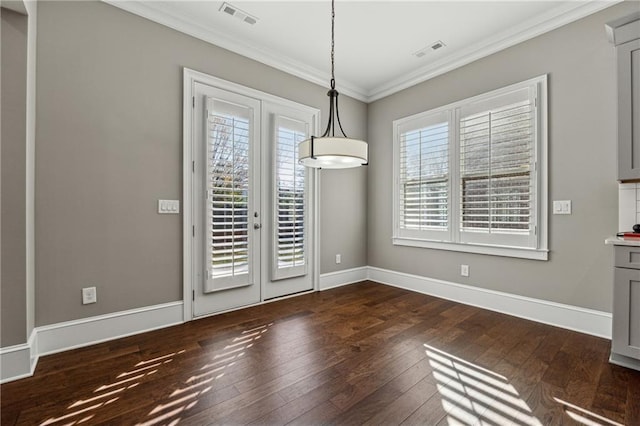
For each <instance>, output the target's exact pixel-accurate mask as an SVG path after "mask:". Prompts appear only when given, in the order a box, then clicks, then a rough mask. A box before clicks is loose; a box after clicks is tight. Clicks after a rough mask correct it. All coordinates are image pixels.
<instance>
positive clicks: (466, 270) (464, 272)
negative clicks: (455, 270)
mask: <svg viewBox="0 0 640 426" xmlns="http://www.w3.org/2000/svg"><path fill="white" fill-rule="evenodd" d="M460 275H462V276H463V277H468V276H469V265H460Z"/></svg>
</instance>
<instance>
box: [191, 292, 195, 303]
mask: <svg viewBox="0 0 640 426" xmlns="http://www.w3.org/2000/svg"><path fill="white" fill-rule="evenodd" d="M191 300H193V301H194V302H195V300H196V291H195V290H191Z"/></svg>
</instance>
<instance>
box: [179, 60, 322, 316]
mask: <svg viewBox="0 0 640 426" xmlns="http://www.w3.org/2000/svg"><path fill="white" fill-rule="evenodd" d="M188 77H189V78H190V81H187V80H188ZM196 77H198V78H196ZM203 80H204V81H203ZM207 80H210V81H207ZM216 83H217V84H216ZM224 83H226V82H222V81H221V80H217V79H214V78H212V77H207V76H204V75H201V74H199V73H195V72H189V71H187V70H185V126H187V125H189V126H190V127H189V129H188V130H190V131H189V132H185V144H187V143H189V144H190V145H189V147H188V148H190V149H185V164H186V165H188V162H187V161H188V160H189V159H191V161H190V163H191V174H190V175H189V174H188V173H185V177H186V178H187V179H186V181H189V182H190V183H189V184H186V185H185V190H187V187H188V190H189V194H190V198H191V202H190V209H186V208H185V230H188V228H189V227H188V226H187V225H188V222H189V223H190V224H191V226H190V228H191V234H192V235H191V239H190V241H188V238H185V245H186V244H190V245H189V247H187V248H186V249H185V268H187V267H189V268H190V269H189V271H186V273H185V290H191V292H192V300H191V302H192V303H191V304H190V305H191V310H192V316H196V317H197V316H203V315H209V314H212V313H216V312H222V311H226V310H230V309H235V308H239V307H242V306H247V305H252V304H256V303H260V302H262V301H264V300H267V299H271V298H275V297H281V296H285V295H290V294H293V293H297V292H303V291H308V290H312V289H313V288H314V282H315V278H314V276H315V275H317V272H316V270H315V267H314V266H315V251H314V245H313V244H312V240H313V232H314V231H313V230H314V229H315V214H314V211H315V193H316V191H315V190H314V186H315V175H314V172H313V171H311V170H310V169H305V168H304V167H302V166H300V165H299V164H298V158H297V145H298V143H299V142H300V141H302V140H304V139H306V138H308V137H309V135H310V134H312V133H314V132H315V130H316V129H315V126H316V123H317V114H318V113H317V111H316V110H312V109H310V108H308V107H304V106H301V105H298V104H295V103H293V102H290V101H286V100H282V99H279V98H276V97H273V96H270V95H266V94H263V93H260V92H257V91H253V90H251V89H246V88H242V87H240V86H237V85H234V84H231V83H226V84H224ZM221 86H223V87H221ZM187 96H191V98H192V99H191V100H192V102H191V105H188V102H187V101H186V99H187ZM189 107H190V109H191V111H188V110H187V108H189ZM187 133H189V137H188V138H187ZM187 139H189V140H187ZM187 156H190V158H186V157H187ZM186 181H185V182H186ZM185 204H186V202H185ZM187 214H189V217H187ZM187 279H188V282H187ZM186 302H187V301H186V300H185V306H188V305H189V304H188V303H186ZM186 317H187V315H186ZM187 319H188V318H187Z"/></svg>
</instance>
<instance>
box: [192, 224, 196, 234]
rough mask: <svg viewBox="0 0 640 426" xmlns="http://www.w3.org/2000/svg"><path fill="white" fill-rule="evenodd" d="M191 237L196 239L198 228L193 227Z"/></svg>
mask: <svg viewBox="0 0 640 426" xmlns="http://www.w3.org/2000/svg"><path fill="white" fill-rule="evenodd" d="M191 236H192V237H195V236H196V226H195V225H193V226H192V227H191Z"/></svg>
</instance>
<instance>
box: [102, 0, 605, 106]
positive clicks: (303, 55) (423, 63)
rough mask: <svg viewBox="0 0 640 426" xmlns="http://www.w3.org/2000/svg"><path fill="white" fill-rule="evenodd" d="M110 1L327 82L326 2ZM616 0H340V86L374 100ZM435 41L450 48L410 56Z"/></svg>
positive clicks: (328, 24)
mask: <svg viewBox="0 0 640 426" xmlns="http://www.w3.org/2000/svg"><path fill="white" fill-rule="evenodd" d="M105 1H107V2H109V3H111V4H113V5H115V6H117V7H120V8H123V9H125V10H128V11H130V12H133V13H136V14H138V15H141V16H144V17H147V18H149V19H152V20H154V21H156V22H159V23H162V24H165V25H168V26H170V27H172V28H174V29H177V30H180V31H183V32H186V33H188V34H191V35H193V36H196V37H199V38H201V39H204V40H206V41H209V42H211V43H214V44H216V45H218V46H221V47H224V48H226V49H229V50H232V51H234V52H237V53H239V54H242V55H244V56H248V57H250V58H253V59H256V60H258V61H260V62H263V63H266V64H268V65H271V66H274V67H276V68H279V69H281V70H284V71H286V72H289V73H291V74H294V75H297V76H299V77H302V78H305V79H307V80H310V81H313V82H315V83H319V84H321V85H324V86H328V81H329V73H330V44H331V43H330V34H331V33H330V30H331V2H330V1H329V0H325V1H309V0H299V1H266V0H262V1H246V0H229V3H230V4H231V5H233V6H236V7H238V8H239V9H241V10H243V11H244V12H247V13H249V14H251V15H253V16H254V17H257V18H258V22H257V23H256V24H255V25H249V24H247V23H245V22H243V21H241V20H239V19H236V18H234V17H232V16H231V15H229V14H226V13H223V12H220V11H219V9H220V7H221V5H222V3H223V2H222V1H118V0H105ZM617 2H618V0H609V1H575V0H574V1H540V0H538V1H464V2H463V1H393V0H387V1H376V0H373V1H372V0H368V1H364V0H360V1H346V0H337V1H336V43H335V44H336V56H335V62H336V85H337V87H336V88H337V89H338V90H339V91H340V92H341V93H344V94H347V95H350V96H353V97H355V98H357V99H360V100H363V101H373V100H375V99H379V98H381V97H383V96H387V95H389V94H391V93H394V92H396V91H398V90H401V89H404V88H406V87H409V86H411V85H413V84H416V83H418V82H421V81H424V80H427V79H429V78H432V77H434V76H436V75H439V74H442V73H443V72H447V71H450V70H451V69H453V68H456V67H458V66H461V65H464V64H466V63H469V62H471V61H473V60H476V59H479V58H481V57H483V56H486V55H489V54H491V53H494V52H496V51H498V50H501V49H504V48H506V47H509V46H512V45H514V44H516V43H519V42H521V41H524V40H527V39H529V38H532V37H535V36H537V35H539V34H542V33H544V32H546V31H550V30H552V29H554V28H557V27H559V26H561V25H564V24H567V23H569V22H572V21H574V20H576V19H580V18H582V17H584V16H587V15H589V14H591V13H594V12H597V11H599V10H601V9H604V8H606V7H609V6H611V5H613V4H615V3H617ZM603 32H604V29H603ZM438 40H441V41H443V42H444V43H445V45H446V47H444V48H442V49H439V50H437V51H431V50H430V49H429V52H428V53H427V54H426V55H425V56H423V57H421V58H417V57H416V56H414V55H413V54H414V53H415V52H416V51H419V50H421V49H423V48H425V47H427V46H430V45H431V44H432V43H433V42H435V41H438Z"/></svg>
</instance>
